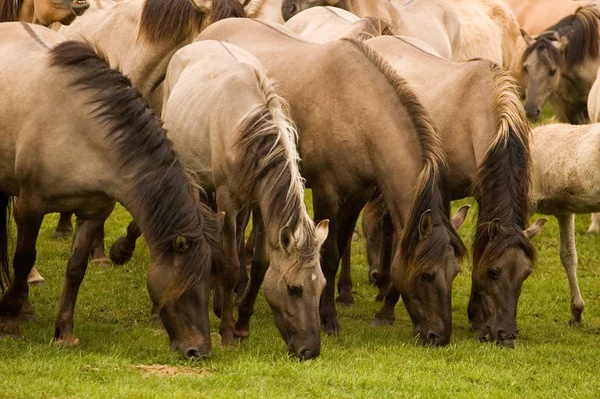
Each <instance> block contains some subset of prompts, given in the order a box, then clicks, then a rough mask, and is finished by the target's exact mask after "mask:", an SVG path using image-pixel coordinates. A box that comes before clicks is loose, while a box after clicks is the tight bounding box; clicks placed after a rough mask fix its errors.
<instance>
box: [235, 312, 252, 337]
mask: <svg viewBox="0 0 600 399" xmlns="http://www.w3.org/2000/svg"><path fill="white" fill-rule="evenodd" d="M233 334H234V336H235V337H236V338H239V339H246V338H248V337H249V336H250V324H249V322H248V320H244V319H243V318H241V317H240V318H239V319H238V321H237V322H236V323H235V327H234V329H233Z"/></svg>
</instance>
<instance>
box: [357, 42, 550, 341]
mask: <svg viewBox="0 0 600 399" xmlns="http://www.w3.org/2000/svg"><path fill="white" fill-rule="evenodd" d="M366 43H367V44H368V45H370V46H372V47H373V48H374V49H375V50H377V51H378V52H380V53H381V54H382V55H384V56H385V58H386V59H387V60H388V61H389V62H390V63H391V64H392V65H393V66H394V68H395V69H396V70H397V71H398V72H399V73H401V74H403V75H405V76H406V77H407V79H409V81H410V82H411V83H413V85H414V88H415V90H416V91H417V93H418V95H419V97H420V98H421V99H422V101H423V103H424V106H425V107H426V108H427V109H428V110H429V111H430V112H431V115H432V117H433V118H434V121H435V123H436V126H438V127H439V129H440V135H441V137H442V147H443V150H444V153H445V156H446V159H447V161H448V165H449V170H450V171H451V173H450V174H449V183H448V188H449V190H450V194H451V197H452V199H459V198H464V197H467V196H471V195H472V196H474V197H475V199H476V200H477V203H478V204H479V217H478V221H477V229H476V232H475V240H474V246H473V251H474V255H473V290H472V296H471V301H470V304H469V318H470V319H471V320H472V322H473V327H474V328H476V329H481V332H482V336H484V335H487V334H488V333H489V334H491V335H492V338H493V339H495V340H497V341H498V342H501V343H503V344H505V345H508V346H513V345H514V342H515V339H516V336H517V331H518V330H517V328H516V309H517V301H518V298H519V294H520V291H521V286H522V283H523V281H524V280H525V278H526V277H527V276H528V274H529V273H530V272H531V268H532V265H533V262H534V260H535V250H534V248H533V246H532V245H531V243H530V241H529V238H531V237H532V236H533V235H534V234H535V233H537V231H539V227H540V226H539V224H535V225H534V226H532V227H531V228H530V229H526V227H527V223H528V218H529V214H530V207H529V202H528V194H529V186H530V181H529V176H530V150H529V139H530V128H529V124H528V122H527V120H526V119H525V115H524V113H523V109H522V107H521V105H520V101H519V97H518V95H517V92H516V90H515V86H514V83H513V81H512V80H511V79H510V78H509V77H508V76H507V75H506V73H504V72H503V71H502V70H500V68H499V67H498V66H496V65H495V64H493V63H491V62H489V61H487V60H486V61H484V60H481V61H472V62H467V63H462V64H457V63H453V62H451V61H447V60H444V59H442V58H439V57H435V56H432V55H430V54H428V53H427V52H425V51H422V50H421V49H419V48H417V47H415V46H413V45H412V44H409V43H406V42H404V41H403V40H401V39H398V38H396V37H390V36H381V37H377V38H374V39H371V40H368V41H367V42H366ZM423 70H426V71H428V73H427V74H423V73H422V71H423ZM431 76H437V77H438V79H431ZM371 215H372V213H369V214H365V216H367V217H369V216H371ZM540 224H541V222H540ZM388 241H389V240H388ZM384 243H385V241H384ZM387 251H388V252H389V251H390V249H387ZM383 268H385V266H384V265H380V270H381V274H383V273H388V275H389V271H387V272H386V271H385V270H382V269H383ZM384 275H385V274H384ZM397 300H398V294H397V293H396V292H393V290H392V292H390V295H388V296H387V297H386V301H385V304H384V307H383V309H382V310H381V311H380V312H378V314H377V316H376V321H378V322H379V323H380V324H383V323H385V322H386V321H387V322H388V323H389V322H390V321H393V306H394V304H395V303H396V302H397Z"/></svg>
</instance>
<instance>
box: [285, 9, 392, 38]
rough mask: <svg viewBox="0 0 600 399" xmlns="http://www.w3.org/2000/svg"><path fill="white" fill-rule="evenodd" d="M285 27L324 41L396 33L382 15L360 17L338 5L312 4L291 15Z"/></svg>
mask: <svg viewBox="0 0 600 399" xmlns="http://www.w3.org/2000/svg"><path fill="white" fill-rule="evenodd" d="M285 27H286V28H288V29H290V30H291V31H294V32H295V33H297V34H299V35H300V36H302V37H303V38H305V39H307V40H310V41H316V42H321V43H322V42H330V41H333V40H338V39H341V38H342V37H348V38H353V39H358V40H367V39H370V38H371V37H374V36H380V35H391V34H392V31H391V29H390V27H389V25H388V24H387V23H386V22H385V21H383V20H381V19H378V18H375V17H367V18H359V17H357V16H356V15H354V14H352V13H351V12H348V11H345V10H342V9H341V8H337V7H312V8H309V9H307V10H304V11H302V12H300V13H298V14H296V15H294V16H293V17H292V18H290V19H289V20H288V21H287V22H286V23H285Z"/></svg>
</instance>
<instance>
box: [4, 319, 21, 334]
mask: <svg viewBox="0 0 600 399" xmlns="http://www.w3.org/2000/svg"><path fill="white" fill-rule="evenodd" d="M3 336H4V337H11V338H19V337H20V336H21V330H20V328H19V319H17V318H16V317H7V316H4V317H2V316H0V337H3Z"/></svg>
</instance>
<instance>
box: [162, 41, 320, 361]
mask: <svg viewBox="0 0 600 399" xmlns="http://www.w3.org/2000/svg"><path fill="white" fill-rule="evenodd" d="M163 104H164V105H163V118H164V121H165V128H166V129H167V130H168V131H169V138H170V139H171V140H172V141H173V143H174V145H175V149H176V150H177V151H178V153H179V154H180V156H181V158H182V161H183V162H184V164H185V165H187V166H188V169H189V170H190V171H191V172H192V173H193V174H194V175H195V176H196V178H197V181H198V183H199V184H200V185H201V186H202V187H203V188H204V189H205V190H206V191H207V192H208V193H215V194H216V203H217V208H218V210H219V211H222V212H225V223H224V226H223V246H224V249H225V261H226V266H227V269H226V270H224V271H223V273H222V274H223V279H224V281H225V282H226V284H225V298H224V305H223V313H222V316H221V335H222V342H223V343H230V342H231V341H232V340H233V338H234V329H233V314H232V308H231V305H232V296H233V288H234V285H235V283H236V282H237V274H238V273H237V272H238V270H239V269H240V265H239V257H238V253H237V242H236V239H237V237H238V236H239V232H237V231H236V224H237V217H238V214H239V212H240V211H241V210H243V209H244V208H247V207H249V206H254V208H255V211H254V223H253V229H254V233H255V234H254V258H253V261H252V272H251V280H250V285H249V287H248V289H247V290H246V293H245V296H244V297H243V299H242V301H241V303H240V305H239V319H238V321H237V324H236V325H235V335H236V336H237V337H242V338H245V337H248V335H249V321H250V316H251V315H252V313H253V312H254V301H255V299H256V295H257V294H258V292H259V289H260V286H261V283H262V281H263V279H264V292H265V296H266V298H267V301H268V302H269V305H270V306H271V309H272V310H273V314H274V316H275V321H276V323H277V326H278V328H279V330H280V331H281V334H282V336H283V338H284V340H285V341H286V344H287V345H288V351H289V352H290V353H292V354H294V355H296V356H297V357H298V358H300V359H311V358H314V357H317V356H319V353H320V322H319V300H320V297H321V293H322V292H323V288H324V287H325V277H324V276H323V272H322V271H321V266H320V260H319V256H320V248H321V245H322V244H323V242H324V241H325V238H326V237H327V231H328V223H329V222H328V221H322V222H320V223H319V224H318V225H317V226H316V227H315V225H314V222H313V221H312V219H311V218H310V216H309V215H308V212H307V210H306V206H305V204H304V181H303V179H302V177H301V175H300V171H299V167H298V160H299V157H298V152H297V150H296V139H297V134H296V130H295V128H294V126H293V124H292V123H291V121H290V120H289V118H288V116H287V110H286V107H287V104H286V103H285V100H283V99H282V98H281V97H279V96H278V95H277V93H276V92H275V89H274V88H273V85H272V83H271V82H270V81H269V79H268V78H267V76H266V75H265V73H264V71H263V68H262V66H261V64H260V62H259V61H258V60H257V59H256V58H254V57H253V56H252V55H250V54H249V53H248V52H246V51H244V50H242V49H240V48H238V47H236V46H234V45H231V44H226V43H221V42H216V41H201V42H196V43H193V44H190V45H188V46H185V47H184V48H182V49H181V50H179V51H178V52H177V53H175V55H174V56H173V58H172V59H171V62H170V64H169V69H168V71H167V78H166V81H165V100H164V103H163ZM269 263H270V265H269ZM265 273H266V276H265Z"/></svg>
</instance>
